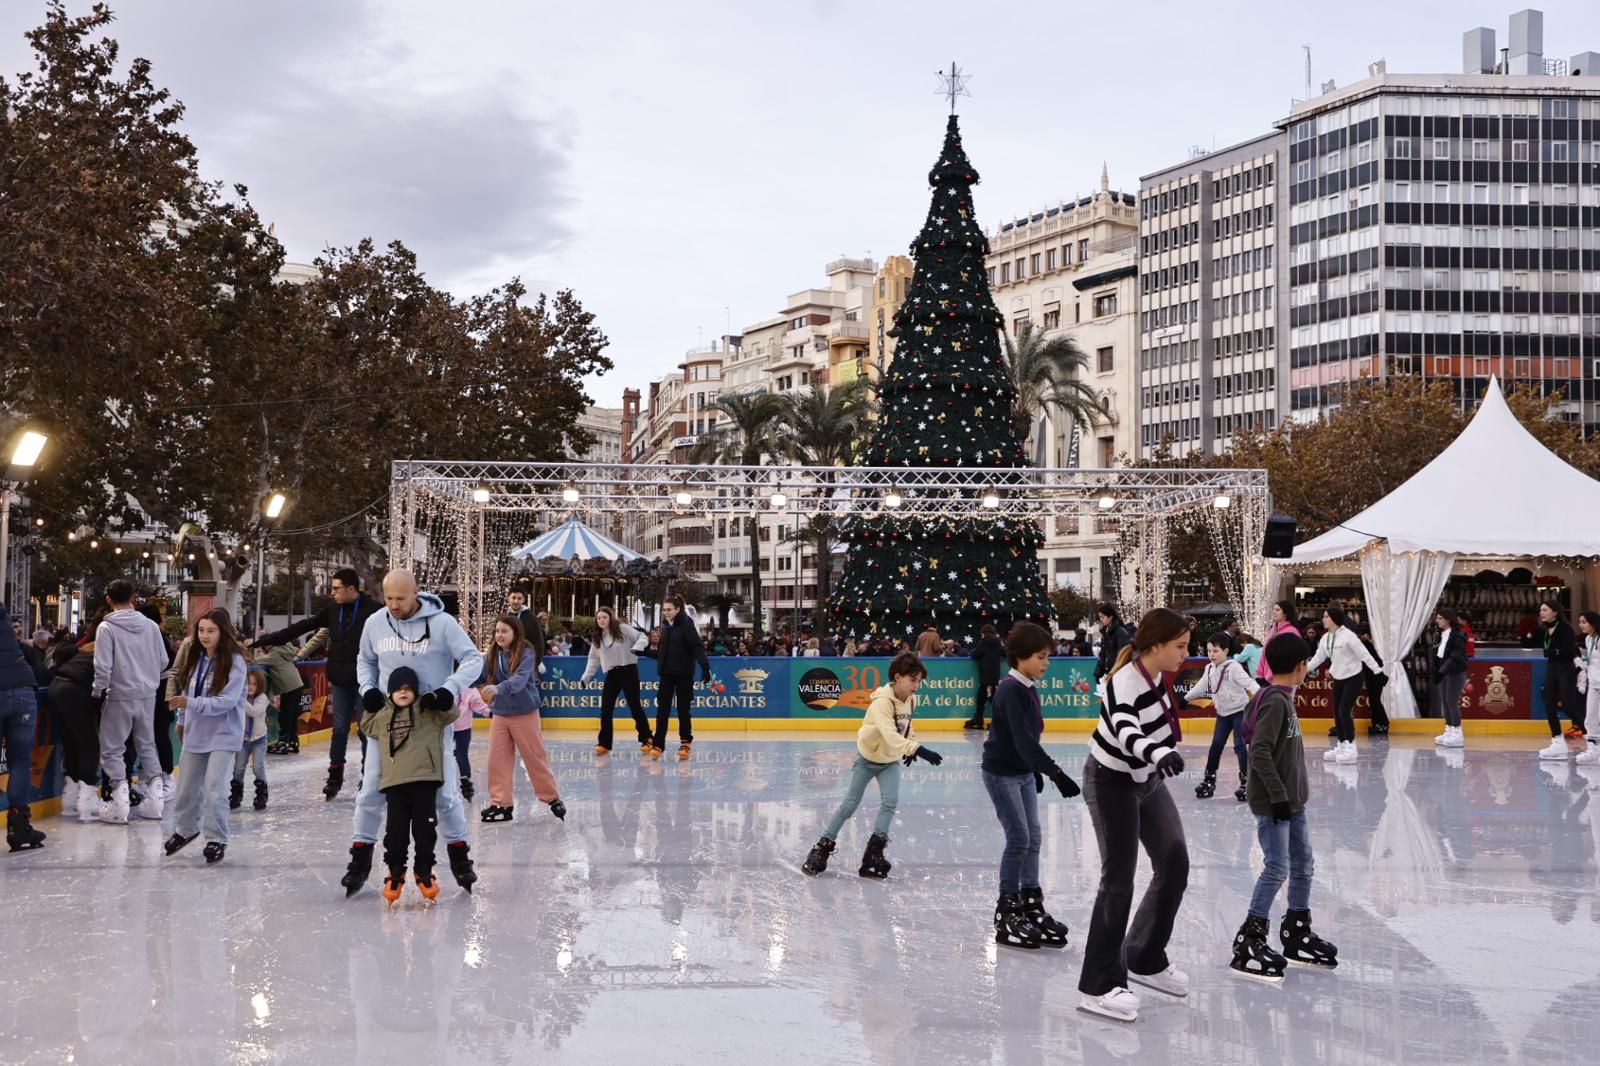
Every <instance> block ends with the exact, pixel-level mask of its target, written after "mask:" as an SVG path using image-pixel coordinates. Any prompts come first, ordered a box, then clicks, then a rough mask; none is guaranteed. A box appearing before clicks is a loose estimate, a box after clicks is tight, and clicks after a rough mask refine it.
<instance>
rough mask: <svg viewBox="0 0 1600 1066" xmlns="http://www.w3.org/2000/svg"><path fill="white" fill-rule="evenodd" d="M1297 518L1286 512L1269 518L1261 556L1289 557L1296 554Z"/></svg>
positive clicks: (1267, 557) (1262, 541)
mask: <svg viewBox="0 0 1600 1066" xmlns="http://www.w3.org/2000/svg"><path fill="white" fill-rule="evenodd" d="M1297 528H1298V527H1297V526H1296V524H1295V520H1294V519H1293V518H1290V517H1289V516H1288V515H1286V514H1275V515H1271V516H1269V517H1268V518H1267V532H1266V536H1264V537H1262V538H1261V556H1262V558H1264V559H1287V558H1289V556H1291V555H1293V554H1294V539H1295V532H1296V529H1297Z"/></svg>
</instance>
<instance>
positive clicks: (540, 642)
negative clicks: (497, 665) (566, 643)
mask: <svg viewBox="0 0 1600 1066" xmlns="http://www.w3.org/2000/svg"><path fill="white" fill-rule="evenodd" d="M506 614H509V615H510V616H511V617H512V618H515V619H516V620H517V625H519V626H521V627H522V635H523V636H524V637H526V638H528V643H529V644H532V645H533V650H534V651H535V652H537V653H538V655H539V658H538V661H539V662H541V663H542V662H544V657H545V656H546V655H548V654H549V651H548V641H547V639H546V634H545V631H544V626H543V625H541V624H540V622H539V616H538V615H537V614H536V613H535V612H534V610H533V608H532V607H530V606H528V594H527V593H526V592H524V591H522V590H521V589H512V590H511V591H510V592H508V593H506Z"/></svg>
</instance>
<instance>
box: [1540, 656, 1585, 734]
mask: <svg viewBox="0 0 1600 1066" xmlns="http://www.w3.org/2000/svg"><path fill="white" fill-rule="evenodd" d="M1542 694H1543V696H1544V717H1545V721H1546V722H1548V723H1549V724H1550V735H1551V736H1553V737H1559V736H1560V735H1561V714H1562V712H1563V711H1565V712H1566V715H1567V717H1568V718H1570V719H1572V725H1573V727H1574V728H1576V729H1582V728H1583V727H1584V719H1585V717H1586V715H1585V713H1584V712H1585V708H1584V706H1583V696H1582V695H1581V694H1580V693H1579V692H1578V668H1577V667H1575V666H1573V665H1572V664H1571V663H1563V662H1560V661H1558V660H1556V659H1551V660H1550V661H1549V662H1548V663H1546V664H1545V671H1544V690H1543V693H1542Z"/></svg>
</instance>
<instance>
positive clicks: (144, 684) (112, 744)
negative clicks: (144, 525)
mask: <svg viewBox="0 0 1600 1066" xmlns="http://www.w3.org/2000/svg"><path fill="white" fill-rule="evenodd" d="M106 602H107V603H109V604H110V606H111V613H110V614H108V615H106V616H105V618H104V619H103V620H102V621H101V623H100V627H99V628H98V629H97V630H96V631H95V641H94V689H93V692H94V694H95V695H96V696H104V697H105V703H104V705H103V706H102V707H101V710H100V769H101V770H102V771H104V772H105V775H106V779H107V780H108V781H109V782H110V783H111V798H110V799H109V800H107V801H106V802H105V803H104V804H102V805H101V807H100V820H101V821H102V822H111V823H113V824H116V825H126V824H127V821H128V782H127V770H126V767H125V764H124V762H123V752H124V750H125V749H126V748H127V746H128V738H129V737H130V736H131V737H132V738H133V746H134V750H136V751H137V752H138V753H139V770H140V774H141V776H142V777H143V778H144V779H145V782H146V784H145V788H144V802H142V803H140V804H139V815H140V817H143V818H152V819H159V818H160V817H161V815H162V810H163V803H164V800H165V798H166V794H167V793H166V781H165V779H164V778H163V777H162V775H161V756H160V754H159V753H158V752H157V750H156V732H155V723H156V692H157V690H159V689H160V687H161V675H162V673H163V672H165V670H166V669H167V642H166V641H165V640H164V639H163V638H162V636H161V628H160V627H159V626H157V625H156V624H155V623H154V622H152V621H150V619H148V618H146V617H145V616H144V615H142V614H140V613H139V612H138V611H136V610H135V609H134V606H133V584H132V583H131V582H128V581H123V580H121V579H119V580H116V581H113V582H111V584H110V585H109V586H107V588H106Z"/></svg>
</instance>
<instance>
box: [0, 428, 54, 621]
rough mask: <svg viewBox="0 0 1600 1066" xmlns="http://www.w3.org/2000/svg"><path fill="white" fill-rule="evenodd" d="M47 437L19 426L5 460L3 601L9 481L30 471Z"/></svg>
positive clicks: (0, 512)
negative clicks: (18, 431) (20, 429)
mask: <svg viewBox="0 0 1600 1066" xmlns="http://www.w3.org/2000/svg"><path fill="white" fill-rule="evenodd" d="M49 440H50V438H49V437H48V436H46V435H45V434H43V433H40V432H38V431H36V430H31V429H27V430H23V431H22V433H21V434H20V435H19V436H18V437H17V440H16V443H15V444H14V445H12V448H11V455H10V456H9V457H7V460H6V471H5V480H4V481H3V482H0V602H4V601H5V598H6V593H7V591H8V590H7V588H6V584H7V581H8V580H9V578H10V576H11V483H12V482H15V481H21V480H23V479H24V478H26V477H28V476H29V475H30V474H32V473H33V468H34V466H35V465H36V464H37V463H38V462H39V455H40V454H41V453H42V452H43V451H44V446H45V444H46V443H47V442H48V441H49Z"/></svg>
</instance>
